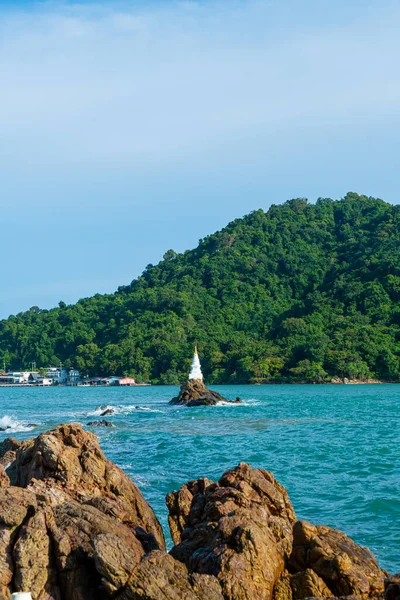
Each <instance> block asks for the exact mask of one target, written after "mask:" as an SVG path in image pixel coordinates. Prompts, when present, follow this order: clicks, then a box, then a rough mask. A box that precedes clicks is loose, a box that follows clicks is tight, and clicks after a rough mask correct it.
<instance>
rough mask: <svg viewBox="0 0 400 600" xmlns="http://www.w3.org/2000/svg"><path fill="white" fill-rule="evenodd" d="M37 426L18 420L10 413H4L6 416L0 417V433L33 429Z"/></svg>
mask: <svg viewBox="0 0 400 600" xmlns="http://www.w3.org/2000/svg"><path fill="white" fill-rule="evenodd" d="M35 427H36V425H33V424H28V423H26V422H24V421H18V419H14V417H10V416H9V415H4V417H1V419H0V433H5V434H9V433H20V432H24V431H32V429H35Z"/></svg>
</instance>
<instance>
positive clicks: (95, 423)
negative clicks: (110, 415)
mask: <svg viewBox="0 0 400 600" xmlns="http://www.w3.org/2000/svg"><path fill="white" fill-rule="evenodd" d="M87 426H88V427H114V425H113V423H111V421H106V420H105V419H100V421H90V422H89V423H88V424H87Z"/></svg>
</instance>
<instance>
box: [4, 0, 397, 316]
mask: <svg viewBox="0 0 400 600" xmlns="http://www.w3.org/2000/svg"><path fill="white" fill-rule="evenodd" d="M399 28H400V2H399V1H397V0H396V1H395V0H390V1H389V0H380V1H379V2H378V1H375V0H371V1H369V0H336V1H335V2H332V1H331V0H277V1H274V0H271V1H268V0H264V1H260V0H215V1H211V0H209V1H208V0H201V1H192V0H180V1H175V0H159V1H151V0H147V1H146V2H141V1H130V2H124V1H121V2H120V1H118V0H112V1H111V0H104V1H96V0H90V1H84V0H81V1H80V2H53V1H45V2H33V1H29V0H15V1H7V0H1V1H0V86H1V87H0V90H1V92H0V186H1V187H0V240H1V242H0V244H1V247H2V252H1V263H2V266H1V271H2V277H1V286H2V289H1V294H0V318H5V317H7V316H8V315H9V314H16V313H18V312H19V311H22V310H27V309H29V308H30V307H31V306H40V307H41V308H51V307H52V306H55V305H57V304H58V302H59V301H60V300H63V301H64V302H67V303H72V302H75V301H76V300H78V299H79V298H81V297H85V296H90V295H93V294H95V293H105V292H113V291H114V290H115V289H116V288H117V287H118V286H119V285H124V284H127V283H129V282H130V281H131V280H132V279H134V278H136V277H137V276H138V275H139V274H140V273H141V272H142V271H143V269H144V268H145V267H146V265H148V264H149V263H153V264H155V263H157V262H158V261H159V260H161V259H162V256H163V254H164V252H165V251H166V250H168V249H169V248H173V249H174V250H175V251H178V252H179V251H184V250H186V249H188V248H193V247H195V246H196V245H197V243H198V240H199V239H200V238H203V237H205V236H206V235H207V234H209V233H212V232H214V231H216V230H218V229H220V228H222V227H224V226H225V225H226V224H227V223H228V222H229V221H231V220H233V219H235V218H237V217H241V216H243V215H245V214H247V213H248V212H250V211H252V210H256V209H258V208H263V209H264V210H267V209H268V207H269V206H270V205H271V204H273V203H274V204H279V203H282V202H284V201H286V200H287V199H289V198H294V197H307V198H309V200H310V201H315V200H316V199H317V198H318V197H331V198H341V197H343V196H344V195H345V194H346V193H347V192H348V191H355V192H358V193H363V194H367V195H370V196H375V197H380V198H383V199H384V200H386V201H388V202H391V203H397V202H398V200H399V195H398V182H399V173H400V170H399V161H400V152H399V150H400V148H399V146H400V78H399V76H398V68H399V67H398V65H399V61H400V37H399V35H398V31H399Z"/></svg>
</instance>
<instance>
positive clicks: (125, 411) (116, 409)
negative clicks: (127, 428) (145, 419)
mask: <svg viewBox="0 0 400 600" xmlns="http://www.w3.org/2000/svg"><path fill="white" fill-rule="evenodd" d="M108 410H110V411H112V412H111V413H110V414H108V415H104V416H107V417H112V416H113V415H130V414H132V413H134V412H156V413H159V412H162V411H161V410H157V409H156V408H150V406H138V405H135V404H128V405H123V404H120V405H117V406H113V405H112V404H107V405H106V404H104V405H103V406H98V407H97V408H96V409H95V410H93V411H91V412H88V413H86V414H87V416H88V417H94V416H97V417H99V416H101V415H102V414H103V413H104V412H105V411H108Z"/></svg>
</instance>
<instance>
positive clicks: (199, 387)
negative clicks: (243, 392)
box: [169, 379, 241, 406]
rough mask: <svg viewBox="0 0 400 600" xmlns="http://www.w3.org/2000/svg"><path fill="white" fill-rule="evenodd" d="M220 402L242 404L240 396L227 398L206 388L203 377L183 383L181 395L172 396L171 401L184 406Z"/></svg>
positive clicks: (211, 404)
mask: <svg viewBox="0 0 400 600" xmlns="http://www.w3.org/2000/svg"><path fill="white" fill-rule="evenodd" d="M218 402H228V403H229V404H240V403H241V400H240V398H236V400H232V401H230V400H227V399H226V398H224V397H223V396H221V395H220V394H218V393H217V392H213V391H212V390H209V389H208V388H206V386H205V385H204V383H203V380H202V379H189V381H185V382H184V383H182V384H181V389H180V392H179V396H177V397H176V398H172V400H170V402H169V403H170V404H175V405H182V406H215V405H216V404H218Z"/></svg>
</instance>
